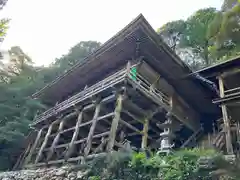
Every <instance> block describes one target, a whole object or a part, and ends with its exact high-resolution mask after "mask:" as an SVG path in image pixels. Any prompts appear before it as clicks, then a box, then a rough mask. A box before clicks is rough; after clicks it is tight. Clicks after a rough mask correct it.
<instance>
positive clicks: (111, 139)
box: [107, 93, 123, 151]
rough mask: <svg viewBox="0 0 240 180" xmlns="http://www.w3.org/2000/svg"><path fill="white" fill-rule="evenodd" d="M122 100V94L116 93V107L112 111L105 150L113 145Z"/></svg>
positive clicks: (108, 149) (110, 148)
mask: <svg viewBox="0 0 240 180" xmlns="http://www.w3.org/2000/svg"><path fill="white" fill-rule="evenodd" d="M122 102H123V94H121V93H120V94H118V97H117V101H116V108H115V111H114V118H113V120H112V125H111V130H110V134H109V139H108V145H107V151H111V150H112V149H113V147H114V142H115V137H116V132H117V127H118V123H119V121H120V114H121V111H122Z"/></svg>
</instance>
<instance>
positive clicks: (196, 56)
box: [158, 0, 240, 70]
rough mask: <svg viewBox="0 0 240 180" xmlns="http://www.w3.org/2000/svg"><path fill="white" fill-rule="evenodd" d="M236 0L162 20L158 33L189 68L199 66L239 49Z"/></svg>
mask: <svg viewBox="0 0 240 180" xmlns="http://www.w3.org/2000/svg"><path fill="white" fill-rule="evenodd" d="M239 20H240V3H239V2H237V1H236V0H226V1H225V2H224V5H223V10H222V11H218V10H216V9H215V8H206V9H200V10H198V11H197V12H195V13H194V14H193V15H191V16H190V17H189V18H187V20H186V21H183V20H178V21H173V22H169V23H167V24H165V25H164V26H162V27H161V28H159V29H158V33H159V34H160V36H161V37H162V38H163V39H164V40H165V42H166V43H167V44H168V45H169V46H170V47H172V49H173V50H175V51H176V53H177V54H178V55H179V56H180V57H181V58H182V59H183V60H184V61H185V62H186V63H188V64H189V65H190V66H191V67H192V69H194V70H196V69H201V68H203V67H205V66H209V65H212V64H214V63H216V62H219V61H224V60H227V59H229V58H231V57H234V56H237V55H239V54H240V53H239V52H240V39H239V38H240V36H239V32H240V21H239Z"/></svg>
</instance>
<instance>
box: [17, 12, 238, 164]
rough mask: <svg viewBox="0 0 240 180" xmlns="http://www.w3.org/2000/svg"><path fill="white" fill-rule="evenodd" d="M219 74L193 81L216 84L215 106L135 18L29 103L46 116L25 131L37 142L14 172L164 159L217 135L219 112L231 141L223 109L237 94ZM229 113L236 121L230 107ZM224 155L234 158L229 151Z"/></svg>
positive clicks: (208, 92) (208, 90)
mask: <svg viewBox="0 0 240 180" xmlns="http://www.w3.org/2000/svg"><path fill="white" fill-rule="evenodd" d="M238 62H239V61H238ZM222 66H224V65H222ZM222 66H221V67H222ZM221 67H220V69H221ZM223 68H224V67H223ZM229 68H230V67H229ZM218 70H219V67H211V68H209V69H204V70H203V71H200V72H198V74H200V75H202V76H205V77H207V78H210V79H212V80H213V81H214V82H215V81H217V79H216V78H215V77H218V80H219V87H220V98H218V94H217V91H216V90H215V89H214V88H213V87H212V85H211V83H209V80H206V79H204V78H202V77H201V78H198V77H197V76H196V75H195V73H193V72H192V71H191V70H190V68H189V67H188V66H187V65H186V64H184V63H183V62H182V61H181V60H180V58H179V57H178V56H177V55H176V54H175V53H174V52H173V51H172V50H171V49H170V48H169V47H168V46H167V45H166V44H165V43H164V42H163V41H162V40H161V39H160V38H159V35H158V34H157V33H156V32H155V31H154V29H153V28H152V27H151V26H150V25H149V23H148V22H147V21H146V19H145V18H144V17H143V16H142V15H139V16H138V17H137V18H136V19H135V20H133V21H132V22H131V23H130V24H129V25H127V26H126V27H125V28H124V29H123V30H121V31H120V32H119V33H117V34H116V35H115V36H114V37H112V38H111V39H110V40H108V41H107V42H106V43H104V44H103V45H102V46H101V47H100V48H99V49H98V50H97V51H95V52H94V53H92V54H90V55H89V56H88V57H86V58H85V59H84V60H83V61H81V62H79V63H78V64H76V65H75V66H74V67H72V68H71V69H70V70H69V71H67V72H66V73H65V74H63V75H62V76H60V77H58V78H57V79H55V80H54V81H53V82H52V83H50V84H49V85H47V86H46V87H44V88H43V89H41V90H40V91H38V92H36V93H35V94H34V95H33V97H34V98H40V99H45V100H47V101H45V103H46V104H48V105H49V106H50V107H51V108H49V109H48V110H47V111H46V112H43V113H42V114H39V115H38V116H37V118H36V120H35V121H34V123H33V124H32V125H31V126H32V127H33V128H34V129H35V136H34V138H33V139H32V140H31V141H30V142H29V145H28V147H27V148H26V151H25V153H24V155H23V156H22V157H21V160H20V161H19V164H18V166H19V167H21V168H29V167H38V166H46V165H62V164H64V163H73V164H74V163H75V164H77V163H82V162H85V161H86V160H88V159H92V158H94V157H96V156H101V155H104V154H106V153H108V152H111V151H118V150H127V149H129V148H130V149H131V150H134V151H140V150H146V149H148V150H152V151H161V152H168V151H169V150H170V149H171V148H176V149H177V148H182V147H194V146H200V144H201V143H202V141H204V139H206V137H208V136H209V134H210V136H211V137H213V134H214V133H216V134H218V132H215V131H214V129H215V128H213V127H214V124H217V122H218V121H217V120H218V119H221V109H222V113H223V121H224V124H225V125H226V127H227V129H226V132H227V140H229V141H231V140H230V139H231V135H230V134H231V133H230V132H229V131H230V130H229V128H230V124H229V121H228V116H227V115H226V114H227V110H226V109H227V106H232V104H233V103H235V104H237V102H235V100H236V99H238V98H239V97H240V96H239V92H240V91H239V88H234V87H233V86H234V85H236V84H235V83H232V81H231V80H230V81H229V82H228V81H227V80H226V82H223V81H222V77H224V78H227V76H228V75H229V76H230V75H231V76H235V72H236V73H237V71H234V73H227V72H226V73H225V72H222V71H220V72H221V73H222V74H219V73H218V72H217V71H218ZM198 76H199V75H198ZM237 78H238V77H236V79H237ZM225 83H226V84H227V85H225V87H224V88H226V87H227V89H224V88H223V84H225ZM238 83H240V81H238ZM212 100H214V103H212ZM219 105H220V106H221V109H220V108H219ZM231 110H232V111H233V114H234V113H235V105H233V107H232V109H231ZM237 113H239V112H238V111H237V110H236V114H237ZM220 131H221V132H222V130H220ZM220 131H219V132H220ZM220 134H221V133H220ZM214 137H215V136H214ZM224 137H225V136H224ZM227 142H228V141H227ZM230 144H232V143H230ZM226 147H227V152H229V153H232V151H233V150H232V145H229V144H228V145H227V146H226Z"/></svg>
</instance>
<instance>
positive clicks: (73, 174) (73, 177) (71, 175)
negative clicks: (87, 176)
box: [67, 172, 77, 180]
mask: <svg viewBox="0 0 240 180" xmlns="http://www.w3.org/2000/svg"><path fill="white" fill-rule="evenodd" d="M67 178H68V179H69V180H74V179H76V178H77V174H76V173H75V172H71V173H69V174H68V176H67Z"/></svg>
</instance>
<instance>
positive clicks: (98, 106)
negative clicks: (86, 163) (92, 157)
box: [84, 102, 101, 156]
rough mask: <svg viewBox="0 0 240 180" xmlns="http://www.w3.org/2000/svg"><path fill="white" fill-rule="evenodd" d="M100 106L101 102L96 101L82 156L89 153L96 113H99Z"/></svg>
mask: <svg viewBox="0 0 240 180" xmlns="http://www.w3.org/2000/svg"><path fill="white" fill-rule="evenodd" d="M100 108H101V104H100V103H99V102H97V105H96V109H95V112H94V116H93V122H92V126H91V128H90V130H89V133H88V138H87V146H86V148H85V149H84V156H87V155H88V154H89V152H90V150H91V147H92V139H93V135H94V131H95V128H96V125H97V119H98V115H99V113H100Z"/></svg>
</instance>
